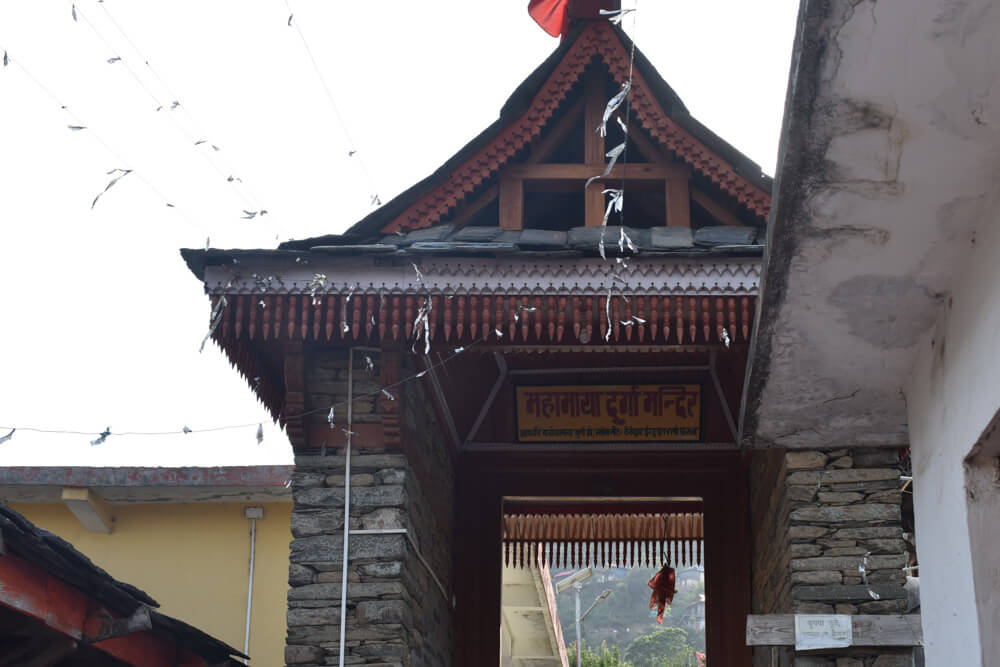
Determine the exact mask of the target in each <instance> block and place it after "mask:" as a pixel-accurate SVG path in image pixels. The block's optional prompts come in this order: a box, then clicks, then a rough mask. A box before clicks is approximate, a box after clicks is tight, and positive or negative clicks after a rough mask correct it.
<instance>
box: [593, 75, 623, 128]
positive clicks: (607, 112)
mask: <svg viewBox="0 0 1000 667" xmlns="http://www.w3.org/2000/svg"><path fill="white" fill-rule="evenodd" d="M631 89H632V83H631V82H629V81H626V82H625V83H624V84H622V89H621V90H620V91H618V94H617V95H615V96H614V97H612V98H611V99H610V100H608V105H607V106H606V107H605V108H604V117H603V118H602V119H601V124H600V125H598V126H597V133H598V134H599V135H601V136H602V137H603V136H607V133H608V121H609V120H611V115H612V114H613V113H614V112H615V111H617V110H618V107H620V106H621V105H622V102H624V101H625V98H626V97H627V96H628V91H629V90H631Z"/></svg>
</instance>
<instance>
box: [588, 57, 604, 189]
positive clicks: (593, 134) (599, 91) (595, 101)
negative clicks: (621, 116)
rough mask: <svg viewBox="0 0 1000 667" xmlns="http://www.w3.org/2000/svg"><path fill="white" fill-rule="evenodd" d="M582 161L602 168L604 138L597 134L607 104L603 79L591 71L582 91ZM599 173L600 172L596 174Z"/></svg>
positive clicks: (597, 73)
mask: <svg viewBox="0 0 1000 667" xmlns="http://www.w3.org/2000/svg"><path fill="white" fill-rule="evenodd" d="M583 99H584V114H583V161H584V163H586V164H589V165H591V166H596V165H601V168H602V169H603V168H604V159H605V158H604V151H605V148H604V137H602V136H601V135H600V134H598V133H597V126H598V125H600V124H601V118H602V117H603V116H604V109H605V107H606V106H607V104H608V101H607V100H606V99H605V95H604V77H603V76H601V73H600V72H598V71H596V70H593V71H591V72H590V73H589V75H588V76H587V80H586V82H585V83H584V90H583ZM598 173H600V172H598Z"/></svg>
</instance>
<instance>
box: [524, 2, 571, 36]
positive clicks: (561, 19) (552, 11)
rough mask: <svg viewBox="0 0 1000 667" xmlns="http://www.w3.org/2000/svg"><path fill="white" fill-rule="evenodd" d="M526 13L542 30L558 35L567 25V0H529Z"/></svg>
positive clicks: (564, 30)
mask: <svg viewBox="0 0 1000 667" xmlns="http://www.w3.org/2000/svg"><path fill="white" fill-rule="evenodd" d="M528 14H529V15H531V18H533V19H535V23H537V24H538V25H539V26H541V28H542V30H544V31H545V32H547V33H549V34H550V35H552V36H553V37H559V36H560V35H562V34H563V33H564V32H566V29H567V28H568V27H569V0H529V1H528Z"/></svg>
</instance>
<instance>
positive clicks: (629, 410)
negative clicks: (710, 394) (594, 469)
mask: <svg viewBox="0 0 1000 667" xmlns="http://www.w3.org/2000/svg"><path fill="white" fill-rule="evenodd" d="M517 439H518V441H519V442H675V441H698V440H701V385H697V384H650V385H645V384H644V385H588V386H555V387H552V386H548V387H518V388H517Z"/></svg>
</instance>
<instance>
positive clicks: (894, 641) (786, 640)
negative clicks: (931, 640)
mask: <svg viewBox="0 0 1000 667" xmlns="http://www.w3.org/2000/svg"><path fill="white" fill-rule="evenodd" d="M809 616H810V615H806V618H808V617H809ZM814 616H816V617H821V615H819V614H816V615H814ZM849 618H850V620H851V634H850V642H851V644H850V645H851V646H922V645H923V632H922V630H921V627H920V614H906V615H900V614H877V615H876V614H867V615H866V614H856V615H853V616H849ZM797 623H801V621H799V620H798V617H797V616H794V615H792V614H751V615H749V616H747V634H746V639H747V646H794V645H796V644H797V642H798V639H799V636H798V633H797V632H796V625H797Z"/></svg>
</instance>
